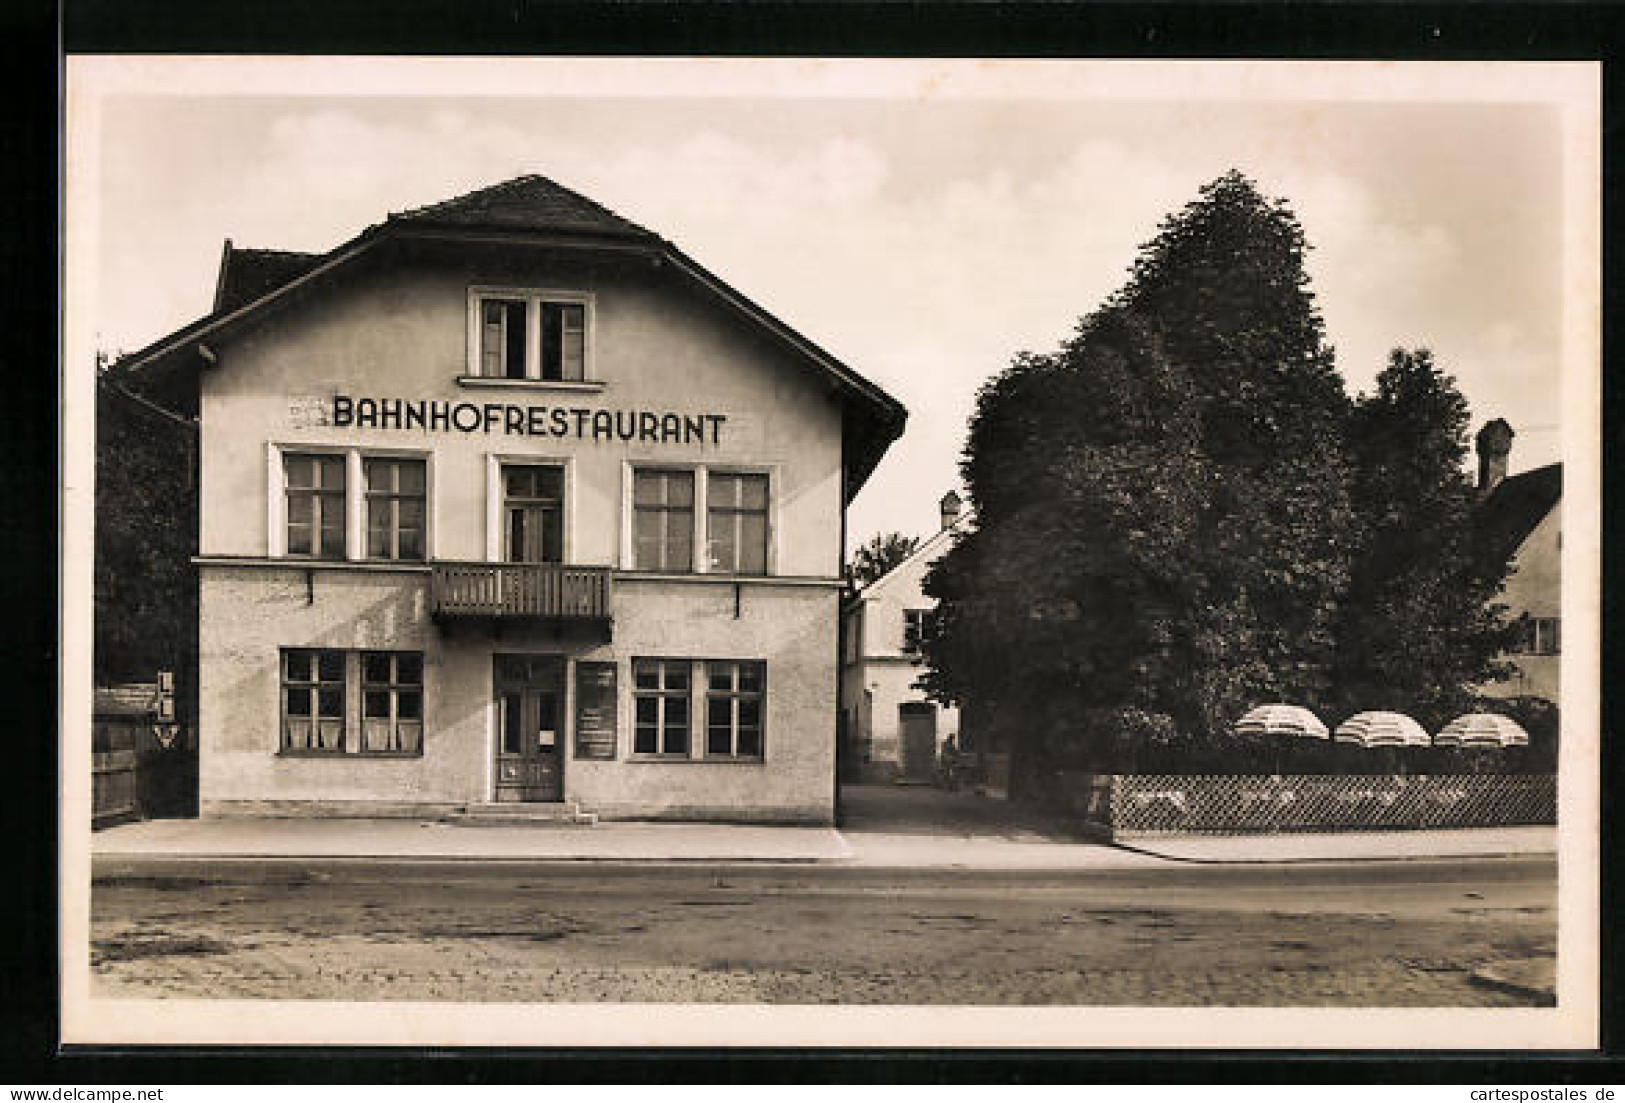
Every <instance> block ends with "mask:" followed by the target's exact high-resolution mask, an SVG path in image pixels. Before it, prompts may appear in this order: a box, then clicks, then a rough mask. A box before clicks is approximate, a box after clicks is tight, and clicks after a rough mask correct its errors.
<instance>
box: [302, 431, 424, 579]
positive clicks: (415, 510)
mask: <svg viewBox="0 0 1625 1103" xmlns="http://www.w3.org/2000/svg"><path fill="white" fill-rule="evenodd" d="M424 466H425V465H424V462H423V461H422V460H402V459H384V458H381V457H371V456H369V457H367V458H366V459H364V460H363V461H362V467H363V469H364V471H365V473H366V481H367V555H368V556H369V557H371V558H373V559H422V558H423V545H424V541H423V531H424V530H423V523H424V497H425V480H424ZM290 546H291V544H290Z"/></svg>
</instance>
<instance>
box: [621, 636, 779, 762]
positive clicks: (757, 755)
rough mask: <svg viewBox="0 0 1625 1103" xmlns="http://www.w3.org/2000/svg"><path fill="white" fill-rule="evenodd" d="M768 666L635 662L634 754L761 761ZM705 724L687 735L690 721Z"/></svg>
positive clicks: (731, 661) (696, 661) (736, 662)
mask: <svg viewBox="0 0 1625 1103" xmlns="http://www.w3.org/2000/svg"><path fill="white" fill-rule="evenodd" d="M766 691H767V664H766V663H763V662H759V661H753V660H748V659H633V660H632V710H633V720H634V730H633V737H632V753H633V754H634V755H637V756H650V757H662V758H681V759H688V758H693V757H697V756H698V757H703V758H705V759H709V760H722V759H726V760H736V761H749V762H760V761H761V760H762V747H763V737H762V733H763V715H764V706H765V698H766ZM694 716H698V717H699V718H700V721H699V722H701V723H703V724H704V728H703V729H702V734H701V738H700V739H699V740H698V741H697V742H696V740H695V739H694V738H693V736H692V735H691V731H690V729H691V720H690V718H691V717H694Z"/></svg>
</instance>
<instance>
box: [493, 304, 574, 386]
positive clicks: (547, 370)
mask: <svg viewBox="0 0 1625 1103" xmlns="http://www.w3.org/2000/svg"><path fill="white" fill-rule="evenodd" d="M473 305H474V317H475V323H476V327H477V328H476V342H475V343H476V348H475V356H474V362H475V364H476V365H477V371H476V372H475V374H477V375H481V376H484V377H485V378H487V379H534V380H550V381H554V382H580V381H582V380H585V379H586V378H587V302H586V300H585V299H571V298H569V297H565V296H557V297H555V296H553V295H550V294H524V293H510V292H488V293H479V292H476V293H475V294H474V296H473Z"/></svg>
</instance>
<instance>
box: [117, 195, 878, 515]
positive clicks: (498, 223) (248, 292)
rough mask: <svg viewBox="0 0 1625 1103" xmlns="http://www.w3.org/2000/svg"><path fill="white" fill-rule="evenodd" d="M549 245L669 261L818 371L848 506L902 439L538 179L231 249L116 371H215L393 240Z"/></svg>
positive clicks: (637, 236)
mask: <svg viewBox="0 0 1625 1103" xmlns="http://www.w3.org/2000/svg"><path fill="white" fill-rule="evenodd" d="M493 239H495V240H498V241H503V242H515V243H520V244H546V245H559V246H568V247H579V248H587V249H615V250H632V251H634V252H637V253H641V254H643V255H646V256H649V257H651V258H653V259H655V260H657V261H664V262H667V263H669V264H670V266H671V267H672V268H673V269H674V270H676V271H677V272H678V273H680V274H681V275H682V276H684V277H686V278H688V279H690V280H692V281H694V282H695V283H697V284H699V285H700V287H701V288H702V289H703V290H705V291H706V292H708V293H709V294H711V295H712V296H714V297H715V298H716V299H718V300H720V301H721V302H722V303H723V304H724V305H726V306H728V307H729V308H731V309H732V310H734V311H735V312H736V313H738V314H741V315H743V316H744V317H745V318H746V319H747V320H748V321H750V322H751V323H753V324H755V325H757V326H759V327H761V328H762V329H764V330H766V331H767V332H768V333H770V334H771V335H772V336H773V337H775V338H776V339H778V340H779V341H780V342H781V343H782V344H784V345H786V346H788V347H789V348H790V349H791V350H792V351H793V352H795V353H796V354H797V355H798V356H799V357H800V358H801V360H802V361H803V362H805V363H807V364H809V366H811V367H812V368H813V369H814V370H816V371H818V372H819V373H820V374H821V375H822V376H823V378H824V379H825V381H826V382H827V383H829V384H830V385H831V387H832V389H833V390H834V391H835V393H836V394H837V395H838V396H839V400H840V404H841V408H842V415H843V416H842V439H843V450H844V451H845V452H846V454H847V457H848V461H849V462H848V463H847V464H846V475H847V477H846V487H845V490H846V494H845V496H846V499H847V500H849V501H850V500H851V497H852V495H854V494H856V493H857V491H858V489H859V488H860V487H861V486H862V485H863V483H864V481H865V480H866V479H867V478H868V476H869V474H870V472H872V471H873V470H874V467H875V465H876V464H878V463H879V462H880V457H881V456H882V455H884V454H885V452H886V449H887V448H888V447H889V446H890V445H891V442H892V441H894V440H896V439H897V438H898V437H899V436H900V435H902V432H903V423H904V421H905V420H906V419H907V417H908V411H907V410H906V409H904V408H903V405H902V403H900V402H898V401H897V400H896V399H895V398H892V397H891V396H890V395H888V394H887V393H886V392H885V391H883V390H881V389H880V388H879V387H877V386H875V385H874V384H873V383H871V382H869V381H868V380H867V379H865V378H863V377H862V376H861V375H859V374H858V373H857V372H855V371H853V370H852V369H851V368H849V367H847V366H846V365H845V364H843V363H841V362H840V361H839V360H837V359H836V358H835V357H833V356H831V355H830V354H829V353H827V352H825V351H824V350H823V349H821V348H819V347H818V346H817V345H815V344H814V343H813V342H811V341H809V340H808V339H807V338H805V337H803V336H802V335H801V334H799V333H797V332H796V331H795V330H793V329H791V328H790V327H789V326H787V325H785V324H784V323H783V322H781V321H779V320H778V319H777V318H775V317H774V316H773V315H772V314H770V313H768V312H767V311H766V310H763V309H762V308H761V307H760V306H758V305H756V304H755V303H753V302H751V301H750V300H749V299H748V298H746V297H745V296H744V295H742V294H740V293H739V292H738V291H735V290H734V289H733V288H732V287H729V286H728V285H727V284H726V283H725V282H723V281H722V280H721V279H720V278H719V277H717V276H716V275H714V274H712V273H711V272H709V271H707V270H706V269H705V268H704V267H703V266H701V265H700V264H698V263H697V262H696V261H694V260H693V259H692V258H690V257H688V256H687V255H685V254H684V253H683V251H682V250H680V249H678V248H677V247H676V246H675V245H673V244H672V243H671V242H669V241H667V240H666V239H664V238H662V237H660V236H659V235H658V234H655V233H652V232H651V231H649V230H645V229H644V228H643V227H641V226H639V225H637V224H636V223H633V222H630V221H628V220H627V219H624V218H622V217H621V216H620V215H618V214H616V213H615V212H614V211H612V210H610V209H609V208H607V207H604V206H603V205H601V204H599V203H595V202H593V201H592V200H591V199H588V198H587V197H586V196H584V195H581V194H580V193H578V192H574V191H571V190H570V189H569V188H566V187H563V186H562V185H559V184H556V183H554V182H553V181H551V180H548V179H547V178H546V177H542V176H535V175H529V176H520V177H516V178H515V179H513V180H508V181H505V182H503V183H501V184H495V185H492V186H490V187H486V188H480V189H478V190H476V191H472V192H468V193H467V194H464V195H460V196H456V197H454V198H452V199H447V200H445V201H443V202H440V203H434V204H430V205H428V206H424V207H414V208H412V209H409V210H406V211H398V212H395V213H392V214H390V215H389V216H388V217H387V218H385V220H384V221H383V222H381V223H378V224H376V225H373V226H369V227H367V228H366V229H365V230H363V231H362V232H361V233H360V234H358V235H356V236H355V237H353V238H351V239H350V240H349V241H346V242H344V243H343V244H341V245H339V246H337V247H335V248H334V249H332V250H330V251H329V252H327V253H323V254H313V253H293V252H285V251H281V250H272V249H251V250H236V249H233V248H232V246H231V243H230V241H229V240H228V241H227V243H226V247H225V250H224V253H223V254H222V257H221V271H220V275H219V277H218V279H217V282H216V288H215V302H214V308H213V310H212V311H211V312H210V313H209V314H208V315H207V316H205V317H203V318H200V319H198V320H197V321H195V322H193V323H191V324H190V325H187V326H183V327H182V328H181V329H178V330H176V331H175V332H174V333H171V334H169V335H168V336H166V337H162V338H160V339H159V340H157V341H154V342H153V343H152V344H150V345H148V346H147V347H146V348H144V349H142V350H140V351H139V352H136V353H132V354H131V355H129V356H126V357H124V358H123V359H121V360H120V361H119V362H118V363H117V364H115V365H113V369H112V370H113V372H114V373H115V376H114V377H115V378H119V379H121V380H124V381H127V382H132V383H134V382H137V381H139V380H140V378H141V376H142V375H143V374H144V373H145V372H146V371H148V370H149V369H153V368H157V367H159V366H161V365H166V364H167V365H169V366H173V364H174V362H175V361H176V360H181V361H185V362H186V364H187V365H188V367H189V368H190V369H191V370H200V369H199V366H198V361H199V359H200V358H201V359H202V360H207V361H210V362H212V355H213V354H212V353H211V352H210V351H209V350H208V349H207V347H206V342H208V341H210V340H216V339H218V338H219V337H221V336H224V335H227V334H229V333H231V332H232V331H233V330H234V329H236V328H237V327H240V326H242V325H245V324H248V323H250V322H251V321H253V320H255V319H256V318H258V317H259V316H260V315H261V314H263V313H264V312H266V311H269V310H272V309H275V308H277V307H279V306H281V305H284V304H285V303H287V302H290V301H292V300H293V299H294V297H295V296H297V295H299V294H302V293H303V292H304V291H306V290H309V289H310V288H313V287H316V286H319V285H320V284H321V283H322V281H324V280H326V279H327V278H328V277H329V276H331V275H332V274H333V273H335V272H337V271H340V270H342V269H345V268H347V267H348V266H350V265H352V264H355V263H357V262H358V261H361V260H363V259H365V258H367V257H369V256H370V255H374V254H376V252H377V250H378V249H379V247H380V246H382V245H385V244H388V243H392V242H396V241H407V240H411V241H424V240H429V241H446V242H452V243H457V242H470V241H479V242H488V241H491V240H493Z"/></svg>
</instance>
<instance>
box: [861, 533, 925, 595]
mask: <svg viewBox="0 0 1625 1103" xmlns="http://www.w3.org/2000/svg"><path fill="white" fill-rule="evenodd" d="M919 546H920V538H919V537H918V536H905V535H904V534H903V533H900V532H877V533H876V534H875V535H873V536H871V537H869V539H868V540H866V541H864V543H863V546H862V547H860V548H859V549H858V550H857V551H855V552H853V553H852V562H851V563H849V564H847V568H846V577H847V581H848V582H849V583H851V584H852V585H853V586H857V587H863V586H867V585H869V583H871V582H874V581H876V580H877V579H880V578H883V577H885V576H886V575H887V574H890V573H891V571H892V570H893V569H894V568H896V566H897V565H898V564H899V563H901V562H902V561H903V560H905V559H907V558H908V557H909V556H911V555H913V554H914V549H916V548H918V547H919Z"/></svg>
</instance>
